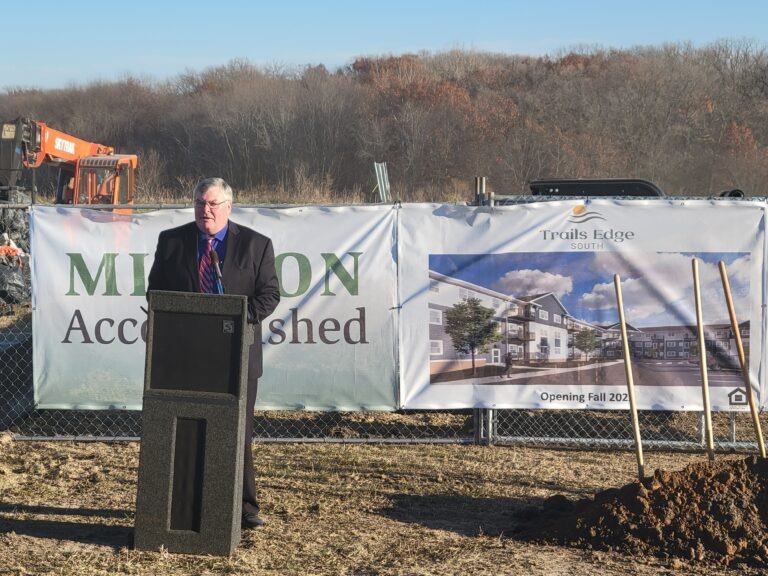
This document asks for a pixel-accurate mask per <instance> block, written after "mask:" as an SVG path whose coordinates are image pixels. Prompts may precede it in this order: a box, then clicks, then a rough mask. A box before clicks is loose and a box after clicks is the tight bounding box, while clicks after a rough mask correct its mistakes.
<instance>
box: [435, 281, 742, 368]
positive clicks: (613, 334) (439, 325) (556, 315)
mask: <svg viewBox="0 0 768 576" xmlns="http://www.w3.org/2000/svg"><path fill="white" fill-rule="evenodd" d="M429 276H430V286H429V304H428V307H429V344H430V373H437V372H446V371H452V370H459V369H462V368H468V367H469V366H471V356H470V355H468V354H460V353H458V352H457V351H456V350H455V349H454V347H453V343H452V341H451V338H450V336H448V334H446V332H445V328H444V322H445V311H446V310H448V309H449V308H451V307H452V306H453V305H454V304H456V303H458V302H461V301H462V300H466V299H468V298H477V299H479V300H480V302H481V304H482V306H484V307H486V308H490V309H492V310H493V311H494V314H493V321H494V322H495V323H496V324H497V327H498V332H499V335H500V338H499V340H498V341H497V342H493V343H492V344H491V345H490V346H489V347H488V349H487V351H485V352H483V351H477V352H476V355H475V363H476V365H477V366H482V365H487V364H493V365H499V366H503V365H504V354H505V353H506V352H509V353H510V355H511V359H512V360H513V361H515V362H516V363H520V364H526V363H530V364H539V363H559V362H566V361H569V360H571V361H586V360H589V359H606V360H616V359H619V358H621V357H622V356H623V351H622V346H621V329H620V327H619V325H618V324H613V325H611V326H601V325H597V324H592V323H590V322H587V321H584V320H580V319H578V318H574V317H573V316H571V315H570V314H569V313H568V310H566V308H565V306H563V304H562V302H560V300H559V299H558V298H557V296H555V295H554V294H553V293H551V292H550V293H545V294H536V295H526V296H517V297H515V296H512V295H508V294H503V293H501V292H496V291H494V290H490V289H488V288H484V287H482V286H478V285H477V284H473V283H471V282H466V281H463V280H459V279H457V278H452V277H450V276H445V275H443V274H440V273H437V272H433V271H430V273H429ZM582 330H592V331H594V335H595V345H594V347H593V348H592V349H591V350H589V351H583V350H580V349H579V348H578V347H577V334H578V333H579V332H580V331H582ZM740 332H741V337H742V341H743V343H744V347H745V349H747V350H748V349H749V322H744V323H742V324H741V325H740ZM627 336H628V340H629V345H630V353H631V354H632V357H633V358H637V359H645V360H664V361H680V360H687V359H688V358H690V357H691V356H692V354H691V350H692V349H693V350H695V348H696V347H697V344H696V341H697V337H696V328H695V327H693V326H657V327H652V328H646V327H644V328H635V327H634V326H631V325H629V324H628V325H627ZM705 341H706V347H707V350H708V351H709V352H715V351H716V352H717V353H718V355H719V356H720V357H721V358H722V357H728V358H730V359H731V360H730V364H731V365H732V364H733V363H734V362H735V361H736V358H737V352H736V345H735V339H734V336H733V334H732V331H731V328H730V325H728V324H713V325H708V326H707V327H706V328H705ZM582 345H583V344H582Z"/></svg>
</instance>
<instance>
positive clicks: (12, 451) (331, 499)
mask: <svg viewBox="0 0 768 576" xmlns="http://www.w3.org/2000/svg"><path fill="white" fill-rule="evenodd" d="M138 453H139V445H138V443H109V444H108V443H96V442H94V443H73V442H19V441H15V440H13V439H12V438H11V436H9V435H0V574H19V575H21V574H72V575H78V576H79V575H89V574H140V575H158V574H173V575H182V574H183V575H187V574H200V575H203V574H230V575H246V574H247V575H266V574H270V575H275V574H288V575H291V574H318V575H320V574H329V575H330V574H334V575H350V576H352V575H357V576H374V575H377V576H378V575H381V576H384V575H428V574H456V575H458V574H461V575H466V574H521V575H522V574H525V575H528V574H541V575H548V576H549V575H558V574H563V575H565V574H568V575H569V576H581V575H584V576H586V575H593V574H605V575H619V574H621V575H624V574H637V575H661V574H669V575H671V574H675V575H677V574H681V575H682V574H686V575H687V574H701V575H707V576H711V575H715V574H759V572H758V571H755V570H753V569H750V568H747V567H745V566H736V567H732V568H730V569H726V568H721V567H715V566H711V565H702V564H688V563H686V562H683V561H680V560H677V559H663V558H655V557H632V556H627V555H625V554H622V553H619V552H598V551H593V550H589V549H579V548H572V547H563V546H556V545H549V544H546V545H544V544H534V543H526V542H522V541H519V540H517V539H516V538H515V537H514V535H513V529H514V527H515V525H516V522H517V520H516V516H515V513H516V511H518V510H520V509H521V508H524V507H528V506H530V505H536V504H539V503H541V502H542V501H543V499H545V498H547V497H548V496H551V495H555V494H562V495H565V496H567V497H568V498H579V497H585V496H590V495H591V494H594V493H595V492H597V491H599V490H603V489H605V488H609V487H613V486H621V485H624V484H626V483H628V482H631V481H633V480H634V479H635V476H636V466H635V457H634V454H633V453H631V452H599V451H591V452H586V451H572V450H545V449H534V448H520V447H501V446H491V447H483V446H469V445H405V446H391V445H386V446H385V445H349V444H256V445H254V455H255V459H256V461H257V462H258V470H257V473H258V483H259V486H260V492H261V498H262V503H263V511H264V517H265V519H266V520H267V523H268V524H267V526H266V527H265V528H264V529H261V530H258V531H254V532H247V533H244V536H243V540H242V542H241V544H240V546H239V547H238V549H237V550H236V552H235V554H234V555H233V556H232V557H230V558H217V557H208V556H192V555H177V554H169V553H167V552H165V551H162V550H160V551H157V552H138V551H135V550H133V549H132V547H131V538H132V531H133V514H134V502H135V496H136V476H137V465H138ZM704 459H705V456H704V455H701V454H679V453H678V454H666V453H655V452H651V453H649V454H647V455H646V468H647V472H648V473H652V472H653V470H654V469H655V468H662V469H665V470H670V471H671V470H678V469H681V468H682V467H683V466H684V465H686V464H688V463H691V462H697V461H701V460H704Z"/></svg>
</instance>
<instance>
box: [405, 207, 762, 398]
mask: <svg viewBox="0 0 768 576" xmlns="http://www.w3.org/2000/svg"><path fill="white" fill-rule="evenodd" d="M398 238H399V243H400V252H399V263H400V266H399V270H398V271H399V280H400V294H401V299H402V303H403V305H402V317H401V318H402V319H401V341H400V346H401V351H402V352H401V370H402V372H401V382H402V384H401V403H402V405H403V406H404V407H405V408H414V409H437V408H443V409H445V408H467V407H475V408H561V409H572V408H590V409H626V408H627V407H628V395H627V388H626V375H625V364H624V353H623V348H622V340H621V330H620V325H619V324H618V321H619V316H618V307H617V299H616V293H615V286H614V276H615V275H617V274H618V275H619V277H620V281H621V288H622V294H623V300H624V309H625V315H626V322H627V344H628V346H629V355H630V358H631V360H632V366H633V378H634V383H635V387H636V388H635V389H636V398H637V404H638V407H639V408H640V409H643V410H701V409H702V392H701V362H702V358H703V357H706V366H707V369H708V378H709V386H710V396H711V402H712V407H713V409H714V410H746V409H747V398H746V390H745V388H744V385H743V380H742V376H741V372H740V369H739V360H738V350H737V338H739V337H740V338H741V340H742V342H743V344H744V349H745V352H746V355H747V361H748V364H749V371H750V377H751V380H752V384H753V389H755V390H756V392H757V393H758V397H759V398H760V399H761V400H762V403H764V402H765V398H766V395H765V393H764V392H765V374H764V366H765V350H764V348H765V346H764V341H763V338H764V331H765V318H764V312H763V311H764V308H765V306H764V305H765V300H766V297H765V282H764V278H765V269H764V267H765V246H764V245H765V204H764V203H762V202H756V201H744V202H741V201H739V202H735V201H708V200H695V201H691V200H686V201H685V202H682V201H672V200H625V201H616V200H591V201H588V202H584V201H583V200H578V201H577V200H568V201H557V202H540V203H533V204H521V205H517V206H501V207H495V208H488V207H480V208H478V207H467V206H447V205H438V204H435V205H405V206H403V208H402V210H401V212H400V220H399V232H398ZM694 258H696V259H697V262H698V268H699V274H700V287H701V295H702V314H703V326H704V332H705V336H704V342H705V343H704V348H705V352H706V354H702V350H701V349H700V346H699V343H698V336H697V322H696V310H695V300H694V282H693V272H692V260H693V259H694ZM720 261H722V262H724V263H725V264H726V267H727V271H728V276H729V281H730V286H731V291H732V295H733V302H734V306H735V310H736V316H737V319H738V322H739V324H738V330H737V331H734V330H733V329H732V328H731V324H730V318H729V314H728V309H727V305H726V300H725V297H724V292H723V287H722V283H721V278H720V274H719V270H718V263H719V262H720Z"/></svg>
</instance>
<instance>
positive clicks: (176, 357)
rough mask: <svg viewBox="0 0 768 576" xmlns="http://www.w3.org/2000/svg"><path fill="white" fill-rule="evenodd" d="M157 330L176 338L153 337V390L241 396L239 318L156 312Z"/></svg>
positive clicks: (151, 386)
mask: <svg viewBox="0 0 768 576" xmlns="http://www.w3.org/2000/svg"><path fill="white" fill-rule="evenodd" d="M180 327H183V329H180ZM153 332H154V334H163V333H165V334H173V335H174V337H173V338H154V339H153V341H154V346H153V348H152V375H151V376H152V377H151V381H150V383H149V388H150V389H153V390H184V391H188V392H218V393H223V394H232V395H235V396H237V395H238V386H239V382H240V355H239V353H240V345H241V338H242V333H243V331H242V326H241V319H240V318H239V317H233V316H222V315H213V314H206V315H203V314H191V313H184V312H161V311H155V313H154V327H153Z"/></svg>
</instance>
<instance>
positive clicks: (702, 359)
mask: <svg viewBox="0 0 768 576" xmlns="http://www.w3.org/2000/svg"><path fill="white" fill-rule="evenodd" d="M691 265H692V266H693V295H694V299H695V301H696V328H697V333H698V342H699V368H700V370H701V401H702V404H703V405H704V434H705V437H706V440H707V454H708V455H709V459H710V460H714V459H715V441H714V438H713V434H712V408H711V405H710V402H709V375H708V373H707V348H706V341H705V339H704V321H703V319H702V314H701V288H700V287H699V261H698V259H697V258H694V259H693V260H691Z"/></svg>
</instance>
